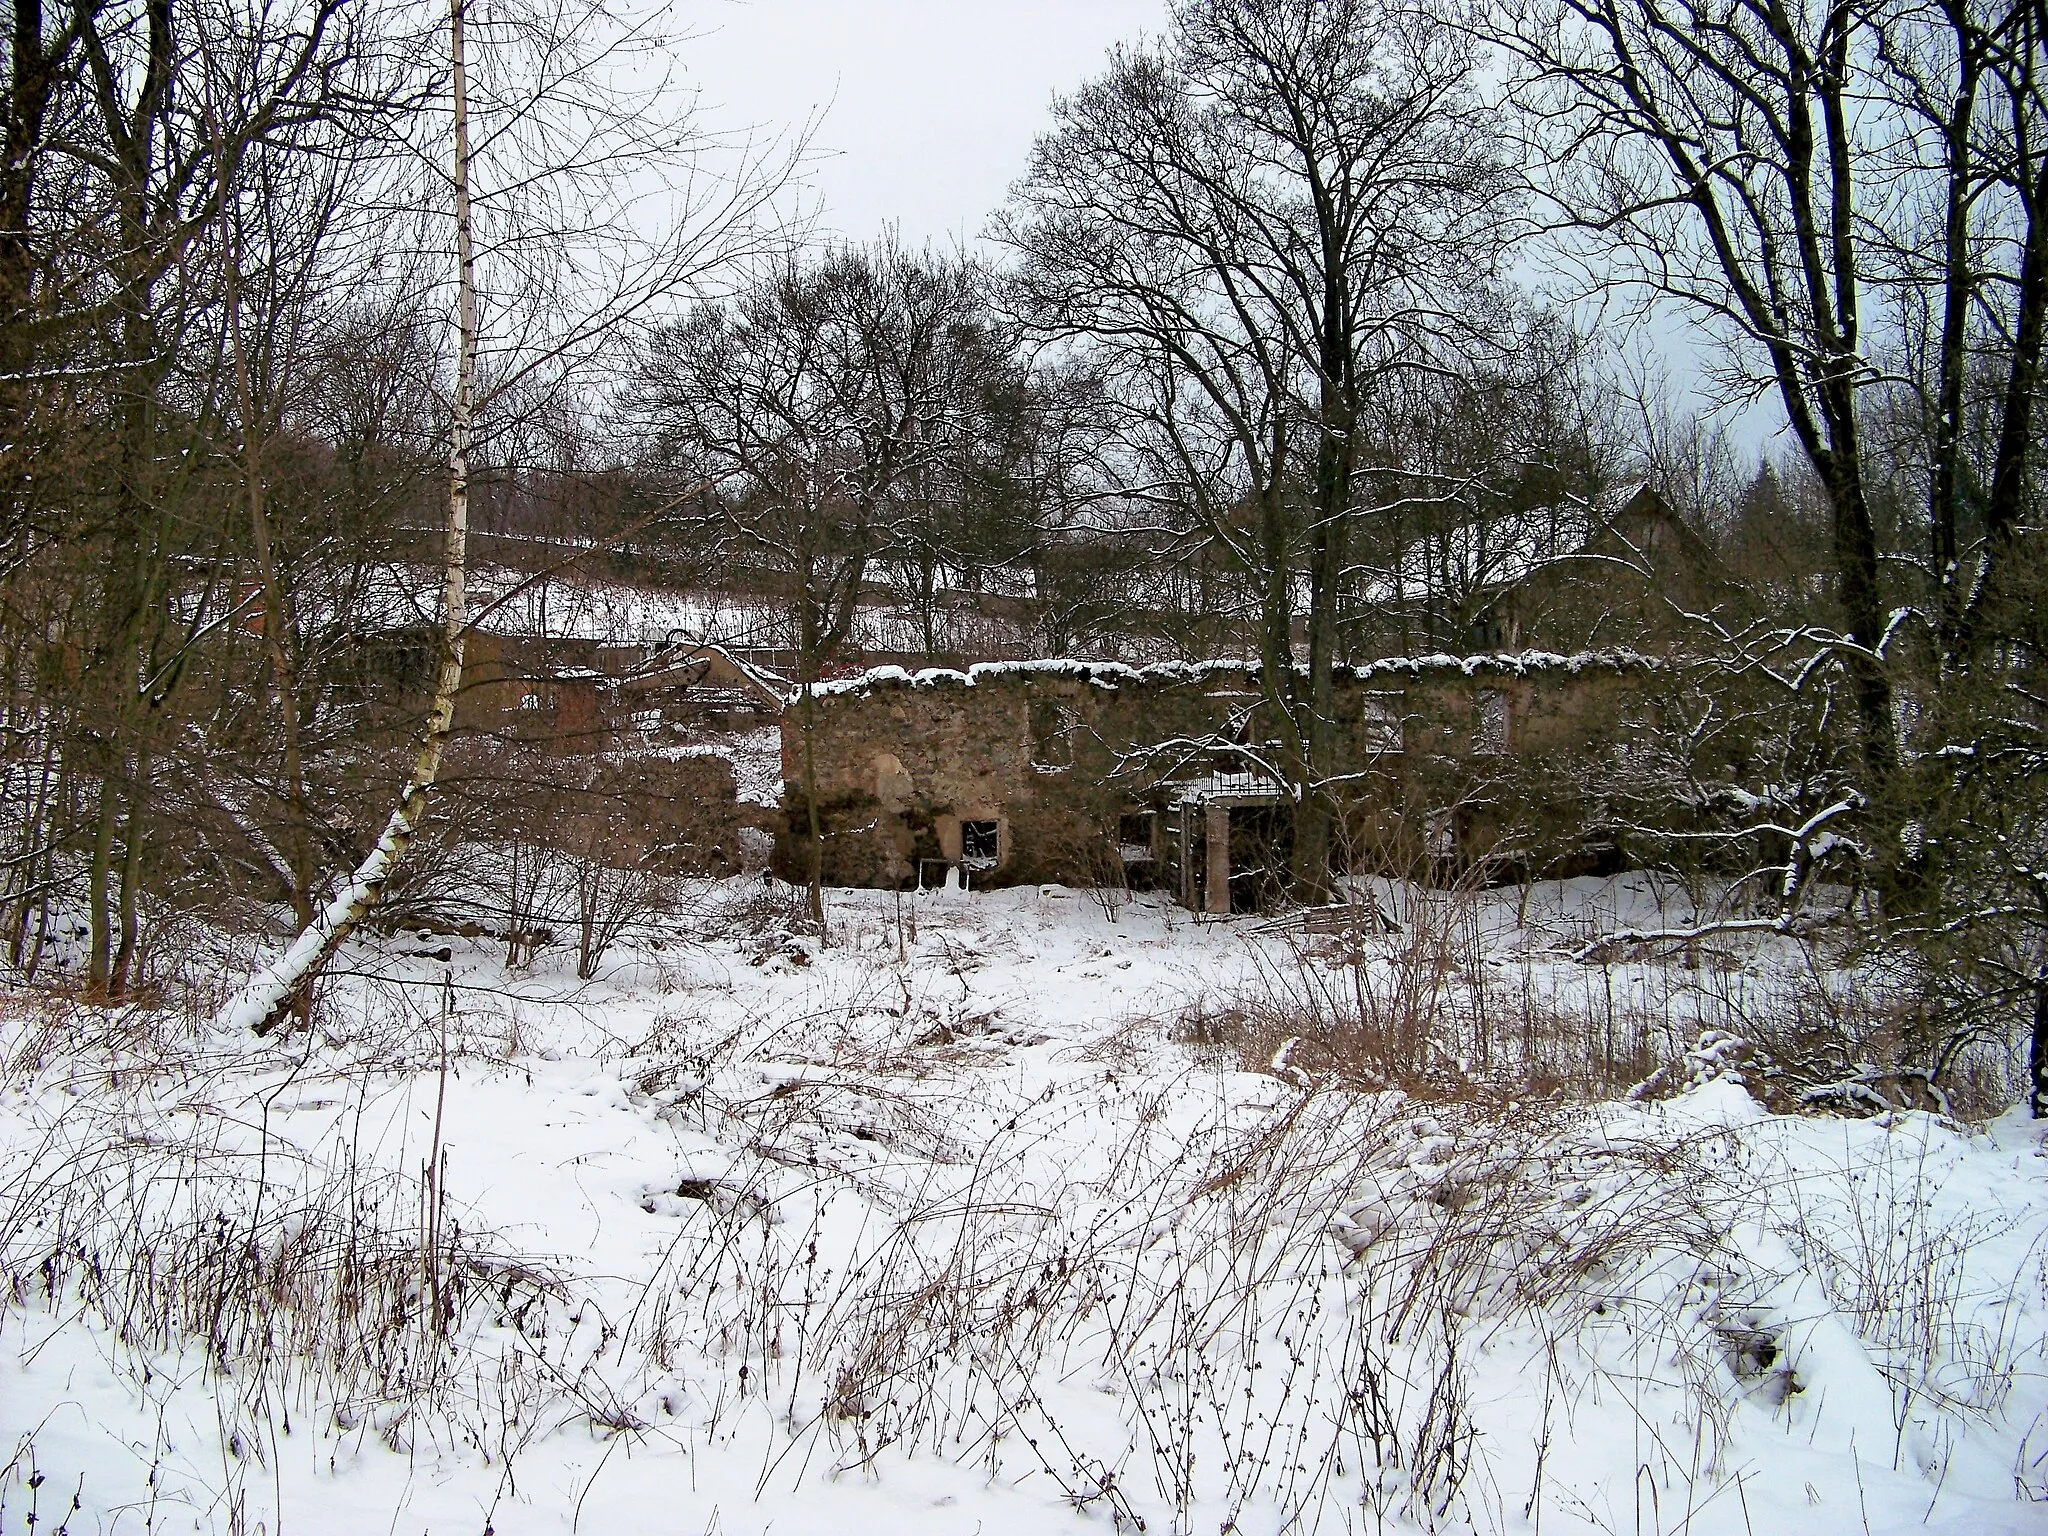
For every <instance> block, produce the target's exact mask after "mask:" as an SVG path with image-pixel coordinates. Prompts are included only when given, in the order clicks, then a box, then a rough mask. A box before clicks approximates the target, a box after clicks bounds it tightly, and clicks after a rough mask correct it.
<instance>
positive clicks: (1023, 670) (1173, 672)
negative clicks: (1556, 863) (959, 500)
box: [790, 650, 1665, 703]
mask: <svg viewBox="0 0 2048 1536" xmlns="http://www.w3.org/2000/svg"><path fill="white" fill-rule="evenodd" d="M1664 665H1665V663H1664V662H1663V661H1662V660H1661V659H1660V658H1658V657H1655V656H1646V655H1644V654H1643V653H1642V652H1640V651H1627V650H1606V651H1578V652H1574V653H1572V654H1571V655H1560V654H1558V653H1557V652H1555V651H1500V652H1490V653H1486V654H1482V655H1477V656H1453V655H1449V654H1447V653H1443V652H1438V653H1436V654H1433V655H1428V656H1393V657H1388V658H1386V659H1384V660H1381V661H1373V662H1367V663H1365V664H1364V665H1363V666H1356V667H1339V668H1337V676H1338V677H1339V678H1350V679H1352V680H1353V681H1356V682H1361V683H1370V682H1376V681H1379V680H1381V679H1394V678H1407V679H1416V678H1421V677H1424V676H1429V675H1439V676H1440V675H1444V674H1448V673H1454V672H1455V673H1459V674H1462V675H1463V676H1466V677H1501V678H1507V677H1538V676H1543V675H1545V674H1556V673H1563V674H1565V675H1568V676H1575V675H1578V674H1580V673H1584V672H1630V671H1652V670H1656V669H1658V668H1661V667H1663V666H1664ZM1259 671H1260V664H1259V663H1258V662H1254V661H1162V662H1154V663H1152V664H1151V665H1149V666H1142V667H1133V666H1129V665H1127V664H1126V663H1124V662H1120V661H1081V660H1075V659H1071V658H1066V657H1049V658H1046V659H1044V660H1040V661H984V662H979V663H977V664H976V665H974V666H971V667H969V668H968V669H967V670H966V671H964V672H963V671H960V670H958V669H956V668H952V667H927V668H925V669H924V670H922V671H919V672H911V671H909V670H908V669H906V668H903V667H876V668H874V669H873V670H872V671H869V672H865V673H862V674H861V675H860V676H859V677H848V678H839V679H835V680H834V681H832V682H828V683H814V684H812V685H811V687H810V693H811V697H813V698H818V699H829V698H843V697H847V696H849V695H860V696H865V695H868V694H871V693H875V692H878V691H880V690H882V689H885V688H973V687H976V686H977V685H979V684H980V683H982V682H985V681H987V682H995V681H1001V680H1004V679H1008V678H1013V677H1063V678H1071V679H1073V680H1074V681H1076V682H1086V683H1092V684H1094V685H1095V686H1096V687H1100V688H1119V687H1123V686H1125V685H1133V686H1137V687H1172V686H1175V685H1178V684H1185V683H1201V682H1207V681H1209V680H1210V679H1211V678H1215V677H1224V676H1235V677H1239V678H1243V679H1245V680H1247V681H1249V680H1251V679H1253V678H1256V677H1257V676H1258V675H1259ZM803 695H804V690H803V689H802V688H799V689H797V690H796V691H795V692H794V693H792V694H791V695H790V702H792V703H795V702H796V701H797V700H798V699H801V698H802V697H803Z"/></svg>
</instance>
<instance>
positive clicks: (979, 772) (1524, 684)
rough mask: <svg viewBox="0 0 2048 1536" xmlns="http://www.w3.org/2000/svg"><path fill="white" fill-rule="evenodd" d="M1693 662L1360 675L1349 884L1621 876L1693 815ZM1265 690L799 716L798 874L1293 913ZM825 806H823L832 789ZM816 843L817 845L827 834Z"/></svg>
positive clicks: (890, 683)
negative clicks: (1666, 739) (1057, 887)
mask: <svg viewBox="0 0 2048 1536" xmlns="http://www.w3.org/2000/svg"><path fill="white" fill-rule="evenodd" d="M1675 680H1676V676H1675V673H1674V670H1673V669H1672V667H1671V666H1670V664H1669V663H1667V662H1665V661H1662V660H1660V659H1658V658H1654V657H1649V656H1643V655H1637V654H1633V653H1625V652H1602V653H1589V654H1581V655H1574V656H1561V655H1547V654H1521V655H1493V656H1474V657H1453V656H1431V657H1426V658H1421V659H1413V660H1393V661H1382V662H1376V663H1374V664H1372V665H1369V666H1363V667H1357V668H1343V669H1340V670H1339V672H1338V674H1337V678H1336V686H1335V690H1334V713H1335V716H1336V719H1337V722H1338V724H1337V740H1336V760H1335V762H1334V763H1333V764H1332V765H1331V780H1332V787H1331V790H1330V793H1331V796H1332V798H1333V800H1334V801H1335V802H1336V803H1337V805H1338V807H1339V816H1338V825H1337V831H1336V838H1335V847H1334V848H1333V863H1334V864H1335V865H1336V866H1337V867H1338V868H1339V869H1340V870H1346V871H1349V872H1354V873H1393V874H1404V875H1409V876H1414V877H1420V878H1426V879H1439V880H1440V879H1444V878H1450V877H1464V876H1470V875H1473V874H1474V873H1475V872H1476V874H1477V875H1478V876H1479V877H1481V878H1487V879H1508V878H1531V877H1551V876H1558V875H1566V874H1574V873H1584V872H1589V871H1595V870H1601V869H1605V868H1614V867H1619V866H1620V865H1621V864H1622V863H1623V862H1624V861H1626V859H1627V856H1628V854H1627V841H1628V836H1629V834H1628V828H1629V826H1630V825H1632V824H1634V823H1636V822H1637V821H1638V820H1639V818H1640V816H1641V814H1642V812H1643V811H1644V809H1645V807H1643V806H1642V804H1641V803H1640V802H1641V801H1642V800H1644V799H1645V798H1648V797H1655V796H1658V795H1665V794H1669V793H1670V789H1669V786H1670V783H1671V779H1670V775H1669V774H1668V773H1667V772H1666V771H1665V769H1664V766H1663V765H1661V764H1660V763H1659V761H1658V742H1659V739H1660V731H1661V721H1662V720H1663V718H1664V717H1665V715H1666V714H1667V713H1669V712H1670V711H1671V710H1673V709H1675V708H1678V707H1679V704H1678V701H1677V700H1676V699H1675V698H1674V695H1673V688H1674V682H1675ZM1261 681H1262V680H1261V677H1260V673H1259V670H1258V668H1257V667H1256V666H1252V665H1246V664H1239V663H1204V664H1199V665H1188V664H1178V663H1176V664H1164V665H1157V666H1149V667H1142V668H1133V667H1127V666H1120V665H1115V664H1107V663H1087V662H1072V661H1049V662H1017V663H991V664H986V665H982V666H977V667H973V668H970V669H969V670H967V671H964V672H960V671H948V670H932V671H925V672H920V673H916V674H912V673H909V672H907V671H904V670H902V669H900V668H883V669H881V670H878V671H875V672H871V673H869V674H867V675H866V676H864V677H861V678H858V679H852V680H848V681H844V682H833V683H824V684H820V685H818V686H817V687H816V688H814V689H812V690H810V691H808V692H807V693H802V694H799V695H798V696H797V698H796V699H795V700H794V701H793V702H792V703H791V704H790V705H789V707H788V708H787V710H786V711H785V714H784V716H783V757H784V762H783V772H784V778H785V783H786V789H785V795H784V817H783V824H782V826H781V828H780V829H779V834H778V839H777V850H776V868H777V871H778V872H779V873H781V874H782V875H783V876H785V877H786V878H789V879H793V880H801V879H805V878H808V876H809V872H810V859H811V857H812V848H813V846H814V844H815V847H816V849H817V858H818V863H819V874H820V876H821V878H822V879H823V881H824V882H825V883H826V884H829V885H847V886H866V887H878V888H882V889H891V888H895V889H905V888H916V887H930V886H934V885H938V884H942V883H946V882H949V881H950V882H957V883H963V884H967V885H983V886H986V885H1016V884H1037V883H1043V882H1060V883H1064V884H1071V885H1103V884H1112V885H1115V884H1122V885H1127V886H1129V887H1131V888H1133V889H1157V890H1163V891H1166V892H1169V893H1170V894H1171V895H1172V896H1173V897H1174V898H1175V899H1176V900H1178V901H1179V902H1181V903H1182V904H1183V905H1185V906H1187V907H1190V908H1191V909H1193V910H1195V911H1199V912H1207V913H1215V914H1221V913H1226V912H1232V911H1238V912H1243V911H1252V910H1260V909H1262V908H1265V907H1267V906H1269V905H1273V904H1275V903H1277V902H1278V901H1279V900H1280V899H1281V898H1282V897H1283V895H1284V889H1285V877H1286V873H1287V868H1288V859H1289V856H1290V852H1291V839H1292V826H1293V810H1292V807H1293V800H1292V798H1291V796H1290V794H1289V792H1288V790H1287V787H1286V786H1285V785H1284V784H1283V783H1281V782H1280V781H1279V780H1278V779H1277V778H1276V777H1275V776H1274V775H1273V774H1272V773H1271V772H1270V771H1269V770H1268V768H1267V767H1266V766H1265V763H1266V759H1265V757H1264V754H1263V751H1262V748H1263V744H1264V743H1265V742H1266V741H1267V739H1268V738H1269V737H1271V736H1272V735H1273V734H1275V733H1273V732H1272V731H1270V729H1269V728H1268V723H1269V721H1270V720H1271V711H1272V709H1273V708H1274V707H1275V706H1274V704H1273V703H1272V702H1271V699H1270V695H1269V693H1268V691H1267V690H1266V689H1264V688H1263V687H1262V686H1261ZM811 788H814V790H815V794H814V796H813V795H812V794H810V793H807V789H811ZM814 818H815V829H814Z"/></svg>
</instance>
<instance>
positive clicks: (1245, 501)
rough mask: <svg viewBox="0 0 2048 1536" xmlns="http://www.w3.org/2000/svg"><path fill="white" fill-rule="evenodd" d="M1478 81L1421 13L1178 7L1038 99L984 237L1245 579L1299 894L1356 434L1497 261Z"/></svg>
mask: <svg viewBox="0 0 2048 1536" xmlns="http://www.w3.org/2000/svg"><path fill="white" fill-rule="evenodd" d="M1475 66H1476V55H1475V52H1474V50H1473V48H1472V47H1471V45H1470V44H1469V43H1468V41H1467V40H1466V38H1465V36H1464V34H1463V33H1461V32H1460V31H1459V30H1458V29H1457V28H1455V27H1453V26H1451V25H1450V24H1449V23H1448V22H1446V21H1445V20H1444V19H1442V18H1441V17H1439V16H1437V15H1434V14H1432V13H1430V12H1428V11H1426V10H1421V11H1419V10H1416V9H1413V8H1408V7H1397V6H1380V5H1378V4H1375V3H1372V0H1337V3H1327V0H1182V3H1180V4H1177V5H1176V6H1175V7H1174V10H1173V26H1172V29H1171V33H1170V36H1169V37H1168V38H1167V39H1166V40H1165V41H1164V42H1163V43H1161V44H1160V45H1159V46H1158V47H1156V48H1153V49H1146V50H1133V51H1127V52H1123V53H1120V54H1118V55H1117V56H1116V58H1115V59H1114V61H1113V63H1112V65H1111V67H1110V70H1109V72H1108V73H1107V74H1106V75H1105V76H1104V77H1103V78H1101V79H1100V80H1098V81H1096V82H1094V83H1093V84H1091V85H1089V86H1087V87H1085V88H1084V89H1083V90H1081V91H1080V92H1078V93H1077V94H1075V95H1074V96H1072V97H1069V98H1067V99H1065V100H1063V101H1061V102H1060V103H1058V105H1057V107H1056V109H1055V111H1056V118H1057V124H1056V127H1055V129H1054V130H1053V132H1052V133H1050V134H1048V135H1047V136H1046V137H1045V138H1044V139H1042V140H1041V141H1040V143H1039V145H1038V147H1037V149H1036V151H1035V153H1034V155H1033V160H1032V166H1031V171H1030V174H1029V175H1028V176H1027V177H1026V178H1025V180H1024V181H1023V182H1022V183H1021V184H1020V185H1019V187H1018V189H1017V193H1016V201H1015V205H1014V207H1013V209H1012V211H1011V213H1010V215H1009V216H1008V218H1007V219H1006V220H1005V221H1004V223H1003V225H1002V229H1003V231H1004V233H1005V235H1006V237H1007V238H1008V239H1009V241H1010V242H1011V243H1012V244H1013V245H1014V246H1016V248H1017V249H1018V250H1019V251H1020V252H1021V253H1022V254H1023V255H1024V257H1025V267H1024V273H1023V276H1022V279H1021V284H1022V290H1023V295H1024V300H1025V303H1026V305H1027V307H1028V313H1029V314H1030V316H1031V317H1032V320H1033V322H1034V324H1035V325H1037V326H1038V327H1039V328H1040V329H1041V330H1043V331H1044V332H1045V333H1047V334H1049V335H1052V336H1057V337H1069V338H1077V339H1081V340H1083V341H1085V342H1086V343H1087V344H1088V345H1090V346H1091V347H1094V348H1098V349H1100V350H1101V352H1102V353H1103V354H1104V355H1105V357H1106V358H1107V359H1108V360H1110V363H1111V366H1112V368H1113V371H1114V377H1115V380H1116V383H1117V387H1118V392H1119V394H1120V395H1121V397H1122V398H1123V399H1124V401H1125V402H1126V403H1127V404H1128V406H1129V410H1130V415H1129V418H1128V419H1129V421H1130V423H1131V426H1132V429H1133V432H1132V436H1133V438H1134V447H1135V449H1136V462H1138V463H1141V464H1143V465H1145V471H1144V473H1143V475H1142V481H1143V484H1144V485H1145V486H1147V487H1150V488H1152V493H1153V494H1154V495H1155V496H1157V498H1158V499H1159V501H1160V503H1161V505H1162V506H1168V507H1178V508H1185V509H1186V510H1187V511H1188V512H1189V513H1191V514H1192V516H1193V517H1194V518H1195V519H1196V520H1197V523H1198V526H1199V528H1200V530H1201V532H1202V535H1203V536H1204V538H1206V539H1207V540H1209V541H1211V542H1213V543H1214V544H1216V545H1218V546H1219V547H1220V548H1221V549H1223V550H1225V551H1227V552H1228V558H1229V560H1230V562H1231V564H1232V565H1234V566H1235V567H1236V568H1237V569H1238V570H1240V571H1241V572H1243V573H1244V575H1245V578H1246V580H1247V581H1248V582H1249V585H1250V588H1251V594H1252V598H1253V601H1254V603H1255V605H1256V613H1255V616H1254V617H1255V622H1256V625H1257V629H1258V634H1259V651H1260V655H1261V658H1262V660H1263V662H1264V667H1263V670H1262V676H1263V680H1264V682H1263V685H1264V688H1265V690H1266V693H1267V695H1268V698H1269V702H1270V703H1271V705H1272V706H1273V708H1272V710H1271V712H1270V713H1271V716H1272V718H1273V720H1274V721H1275V722H1276V724H1277V726H1278V728H1279V729H1280V730H1282V732H1283V733H1284V740H1283V741H1282V742H1280V743H1279V759H1280V762H1281V763H1282V764H1283V765H1284V768H1285V772H1286V774H1287V776H1288V777H1289V779H1290V780H1291V781H1292V784H1293V786H1294V791H1295V794H1296V797H1297V802H1298V817H1299V826H1298V830H1297V834H1296V837H1295V863H1294V879H1295V883H1296V885H1297V886H1298V888H1299V889H1300V890H1301V891H1303V892H1304V893H1305V894H1308V895H1310V896H1313V895H1315V894H1316V893H1318V892H1320V891H1322V890H1323V889H1324V888H1325V886H1326V884H1327V880H1328V865H1329V852H1330V845H1329V828H1330V807H1329V804H1328V802H1327V798H1326V797H1325V795H1324V794H1323V791H1322V780H1323V777H1324V775H1325V774H1326V773H1327V772H1328V764H1329V761H1330V743H1331V741H1332V731H1333V730H1334V722H1333V721H1332V719H1331V715H1330V676H1331V667H1332V664H1333V662H1334V661H1335V659H1336V653H1337V647H1338V615H1339V590H1340V587H1341V584H1342V579H1343V576H1344V572H1345V567H1346V563H1347V562H1346V549H1347V544H1348V541H1349V539H1350V536H1351V532H1352V525H1353V522H1354V514H1355V511H1356V508H1357V503H1356V493H1357V486H1358V477H1359V474H1360V472H1361V470H1362V469H1363V468H1364V467H1365V464H1366V456H1365V455H1364V453H1363V451H1362V449H1363V444H1362V441H1361V435H1360V422H1361V417H1362V414H1363V412H1364V409H1365V404H1366V401H1367V400H1368V399H1369V398H1370V396H1371V395H1372V393H1373V392H1374V391H1375V390H1376V389H1377V388H1379V387H1380V385H1381V382H1382V381H1383V380H1384V379H1385V378H1386V377H1387V376H1389V375H1390V374H1392V373H1397V372H1400V371H1403V370H1406V369H1411V368H1418V367H1435V366H1443V365H1444V364H1445V363H1446V362H1447V361H1448V360H1449V359H1450V358H1451V357H1452V356H1454V355H1455V354H1456V353H1457V351H1458V350H1459V349H1460V348H1461V347H1463V346H1466V345H1469V344H1470V343H1471V341H1472V340H1473V336H1474V333H1473V332H1472V331H1471V330H1470V329H1469V327H1468V324H1467V322H1468V321H1469V319H1470V318H1471V315H1472V312H1473V309H1474V306H1475V305H1483V303H1484V302H1485V299H1486V296H1487V288H1488V281H1487V280H1488V277H1489V274H1490V273H1491V271H1492V268H1493V260H1494V252H1495V248H1496V247H1495V243H1494V241H1493V239H1492V236H1491V233H1490V231H1491V228H1492V225H1493V222H1494V221H1493V219H1492V216H1491V214H1490V212H1489V209H1490V207H1491V205H1492V204H1493V202H1494V201H1495V199H1496V198H1497V197H1498V195H1499V193H1500V190H1501V186H1502V178H1501V176H1500V167H1499V166H1497V165H1496V164H1495V163H1494V160H1493V157H1492V153H1491V149H1490V137H1489V134H1488V133H1487V131H1486V128H1485V125H1484V123H1483V120H1482V118H1481V116H1480V114H1479V112H1478V105H1479V104H1478V101H1477V97H1476V93H1475V90H1474V85H1473V82H1474V78H1475V77H1474V71H1475ZM1134 488H1135V487H1134ZM1298 600H1299V607H1300V608H1302V609H1305V622H1304V625H1303V627H1304V629H1305V634H1304V636H1303V641H1304V647H1303V648H1304V651H1305V655H1303V656H1302V657H1301V658H1300V659H1301V660H1302V661H1304V662H1305V666H1298V665H1297V652H1296V637H1295V629H1296V617H1297V609H1298Z"/></svg>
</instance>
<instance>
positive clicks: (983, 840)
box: [960, 821, 1003, 870]
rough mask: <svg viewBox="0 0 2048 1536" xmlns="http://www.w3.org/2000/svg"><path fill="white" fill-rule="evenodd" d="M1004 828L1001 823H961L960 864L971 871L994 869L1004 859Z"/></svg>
mask: <svg viewBox="0 0 2048 1536" xmlns="http://www.w3.org/2000/svg"><path fill="white" fill-rule="evenodd" d="M1002 850H1003V826H1002V823H1001V822H999V821H963V822H961V823H960V862H961V864H962V865H964V866H965V867H966V868H968V869H970V870H982V869H994V868H995V867H996V862H997V861H998V860H999V859H1000V858H1001V857H1002Z"/></svg>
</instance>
